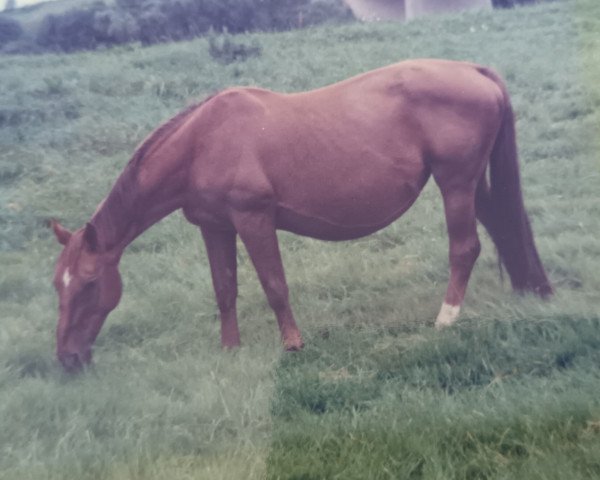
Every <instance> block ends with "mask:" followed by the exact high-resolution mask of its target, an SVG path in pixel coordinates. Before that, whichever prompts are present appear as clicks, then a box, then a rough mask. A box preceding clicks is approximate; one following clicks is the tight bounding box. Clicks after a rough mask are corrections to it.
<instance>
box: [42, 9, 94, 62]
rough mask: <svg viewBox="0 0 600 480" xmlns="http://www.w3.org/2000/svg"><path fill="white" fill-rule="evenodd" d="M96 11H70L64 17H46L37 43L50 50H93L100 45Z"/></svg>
mask: <svg viewBox="0 0 600 480" xmlns="http://www.w3.org/2000/svg"><path fill="white" fill-rule="evenodd" d="M94 17H95V12H94V10H79V9H74V10H69V11H68V12H66V13H64V14H63V15H47V16H46V17H44V20H43V21H42V24H41V26H40V29H39V31H38V34H37V38H36V41H37V43H38V44H39V45H40V46H42V47H44V48H46V49H48V50H62V51H64V52H72V51H75V50H92V49H94V48H96V46H97V45H98V40H97V38H96V30H95V28H94Z"/></svg>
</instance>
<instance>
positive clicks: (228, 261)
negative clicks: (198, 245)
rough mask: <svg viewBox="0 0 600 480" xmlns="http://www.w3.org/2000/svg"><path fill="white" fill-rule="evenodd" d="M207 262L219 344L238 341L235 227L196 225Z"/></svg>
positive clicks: (236, 344) (233, 345) (225, 344)
mask: <svg viewBox="0 0 600 480" xmlns="http://www.w3.org/2000/svg"><path fill="white" fill-rule="evenodd" d="M200 231H201V232H202V236H203V237H204V243H205V244H206V252H207V254H208V261H209V263H210V271H211V274H212V280H213V286H214V289H215V296H216V297H217V305H218V306H219V312H220V315H221V345H222V346H223V348H232V347H237V346H239V344H240V331H239V329H238V323H237V312H236V299H237V260H236V233H235V231H226V230H216V229H214V228H211V227H206V226H203V227H200Z"/></svg>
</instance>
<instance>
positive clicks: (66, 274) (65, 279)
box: [62, 268, 73, 288]
mask: <svg viewBox="0 0 600 480" xmlns="http://www.w3.org/2000/svg"><path fill="white" fill-rule="evenodd" d="M72 278H73V277H72V276H71V273H70V272H69V269H68V268H66V269H65V271H64V273H63V276H62V281H63V285H64V286H65V288H67V287H68V286H69V283H71V279H72Z"/></svg>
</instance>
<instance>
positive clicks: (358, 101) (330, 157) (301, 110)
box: [52, 60, 552, 370]
mask: <svg viewBox="0 0 600 480" xmlns="http://www.w3.org/2000/svg"><path fill="white" fill-rule="evenodd" d="M488 165H489V175H488V173H487V171H488V168H487V167H488ZM430 175H433V178H434V179H435V182H436V183H437V185H438V187H439V188H440V190H441V193H442V197H443V202H444V209H445V214H446V222H447V228H448V237H449V243H450V247H449V260H450V280H449V284H448V289H447V292H446V296H445V299H444V301H443V303H442V307H441V309H440V311H439V315H438V316H437V320H436V326H438V327H440V326H445V325H450V324H452V323H453V322H454V321H455V320H456V318H457V316H458V314H459V310H460V306H461V303H462V301H463V298H464V295H465V290H466V287H467V282H468V279H469V276H470V274H471V269H472V267H473V265H474V263H475V260H476V259H477V257H478V255H479V251H480V243H479V239H478V237H477V228H476V225H477V222H476V219H479V221H480V222H481V223H482V224H483V225H484V227H485V228H486V230H487V231H488V232H489V234H490V236H491V238H492V240H493V241H494V243H495V245H496V247H497V250H498V253H499V257H500V260H501V262H502V263H503V264H504V266H505V268H506V270H507V272H508V274H509V276H510V279H511V283H512V286H513V288H514V289H515V290H518V291H531V292H533V293H535V294H538V295H539V296H542V297H545V296H547V295H550V294H551V293H552V287H551V285H550V283H549V281H548V278H547V276H546V273H545V271H544V268H543V266H542V263H541V262H540V259H539V256H538V253H537V250H536V247H535V244H534V240H533V235H532V231H531V227H530V224H529V219H528V217H527V214H526V212H525V208H524V205H523V198H522V193H521V186H520V179H519V165H518V158H517V147H516V143H515V126H514V115H513V110H512V107H511V103H510V99H509V96H508V93H507V90H506V87H505V85H504V83H503V82H502V80H501V79H500V78H499V77H498V75H497V74H496V73H494V72H493V71H492V70H490V69H488V68H485V67H482V66H479V65H475V64H471V63H463V62H452V61H444V60H411V61H406V62H402V63H398V64H395V65H391V66H388V67H384V68H380V69H377V70H373V71H371V72H367V73H364V74H362V75H359V76H356V77H353V78H350V79H348V80H344V81H342V82H339V83H336V84H334V85H330V86H327V87H324V88H320V89H317V90H313V91H310V92H303V93H293V94H281V93H274V92H271V91H268V90H262V89H258V88H231V89H227V90H224V91H222V92H220V93H218V94H216V95H214V96H212V97H210V98H208V99H207V100H205V101H203V102H202V103H200V104H198V105H194V106H192V107H190V108H188V109H186V110H185V111H183V112H181V113H179V114H178V115H177V116H175V117H174V118H173V119H171V120H169V121H168V122H166V123H165V124H163V125H162V126H160V127H159V128H158V129H157V130H155V131H154V132H153V133H151V134H150V136H149V137H148V138H147V139H146V140H145V141H144V142H143V143H142V144H141V145H140V146H139V147H138V149H137V150H136V152H135V153H134V155H133V157H132V159H131V160H130V161H129V163H128V164H127V166H126V167H125V169H124V171H123V172H122V173H121V175H120V176H119V178H118V179H117V181H116V183H115V184H114V186H113V188H112V190H111V191H110V193H109V194H108V196H107V197H106V198H105V199H104V200H103V201H102V203H101V204H100V205H99V206H98V208H97V209H96V212H95V213H94V215H93V216H92V218H91V220H90V221H89V222H88V223H87V224H86V225H85V226H84V227H83V228H81V229H79V230H77V231H75V232H73V233H72V232H70V231H69V230H67V229H65V228H64V227H62V226H61V225H60V224H58V223H57V222H54V221H53V222H52V227H53V229H54V233H55V235H56V238H57V239H58V241H59V242H60V243H61V244H62V245H64V248H63V250H62V253H61V254H60V257H59V259H58V262H57V265H56V271H55V276H54V285H55V287H56V289H57V291H58V295H59V320H58V327H57V332H56V334H57V356H58V358H59V360H60V361H61V363H62V364H63V366H64V367H65V368H66V369H67V370H76V369H78V368H80V367H81V366H82V365H83V364H85V363H87V362H89V361H90V359H91V347H92V344H93V342H94V340H95V339H96V336H97V335H98V332H99V331H100V328H101V327H102V324H103V322H104V320H105V318H106V316H107V315H108V313H109V312H110V311H111V310H112V309H114V308H115V307H116V306H117V304H118V302H119V299H120V296H121V279H120V275H119V271H118V265H119V260H120V258H121V255H122V253H123V251H124V249H125V248H126V247H127V245H129V243H131V242H132V241H133V239H135V238H136V237H137V236H138V235H140V234H141V233H142V232H144V231H145V230H146V229H148V228H149V227H150V226H151V225H153V224H154V223H156V222H158V221H159V220H160V219H162V218H163V217H165V216H166V215H169V214H170V213H171V212H173V211H175V210H178V209H182V210H183V213H184V215H185V217H186V218H187V220H188V221H190V222H191V223H193V224H194V225H197V226H198V227H199V228H200V231H201V233H202V236H203V238H204V242H205V244H206V251H207V253H208V259H209V263H210V268H211V273H212V280H213V285H214V290H215V294H216V299H217V304H218V308H219V311H220V317H221V342H222V345H223V347H235V346H237V345H239V344H240V335H239V330H238V324H237V315H236V297H237V274H236V237H237V235H239V236H240V238H241V240H242V242H243V244H244V245H245V247H246V249H247V251H248V254H249V256H250V258H251V259H252V262H253V264H254V267H255V268H256V271H257V273H258V277H259V279H260V282H261V284H262V287H263V289H264V291H265V294H266V296H267V299H268V301H269V305H270V306H271V308H272V309H273V311H274V312H275V315H276V317H277V322H278V324H279V329H280V332H281V337H282V340H283V344H284V347H285V349H287V350H297V349H300V348H302V346H303V343H302V337H301V335H300V331H299V330H298V327H297V326H296V322H295V320H294V316H293V314H292V310H291V309H290V304H289V300H288V287H287V284H286V280H285V276H284V271H283V266H282V262H281V256H280V252H279V246H278V242H277V235H276V230H277V229H282V230H287V231H290V232H294V233H296V234H299V235H305V236H309V237H313V238H318V239H322V240H350V239H355V238H358V237H362V236H365V235H369V234H371V233H373V232H375V231H377V230H379V229H381V228H384V227H385V226H386V225H388V224H390V223H391V222H393V221H394V220H395V219H397V218H398V217H400V216H401V215H402V214H403V213H404V212H405V211H406V210H407V209H408V208H409V207H410V206H411V205H412V203H413V202H414V201H415V199H416V198H417V196H418V195H419V193H420V192H421V189H422V188H423V186H424V185H425V183H426V182H427V180H428V178H429V176H430ZM488 176H489V180H488Z"/></svg>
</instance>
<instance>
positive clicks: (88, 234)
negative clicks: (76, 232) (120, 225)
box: [83, 222, 98, 253]
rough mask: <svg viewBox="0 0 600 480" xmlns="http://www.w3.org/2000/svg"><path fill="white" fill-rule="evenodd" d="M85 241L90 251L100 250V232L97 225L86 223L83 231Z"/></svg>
mask: <svg viewBox="0 0 600 480" xmlns="http://www.w3.org/2000/svg"><path fill="white" fill-rule="evenodd" d="M83 241H84V243H85V245H86V247H87V249H88V250H89V251H90V252H94V253H95V252H97V251H98V232H96V227H94V225H92V224H91V223H89V222H88V223H86V225H85V230H84V231H83Z"/></svg>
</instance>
